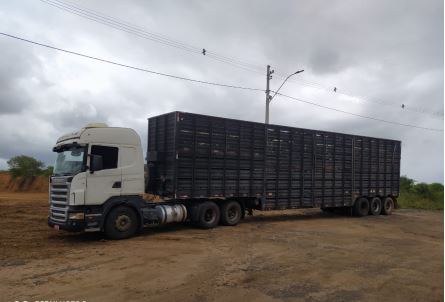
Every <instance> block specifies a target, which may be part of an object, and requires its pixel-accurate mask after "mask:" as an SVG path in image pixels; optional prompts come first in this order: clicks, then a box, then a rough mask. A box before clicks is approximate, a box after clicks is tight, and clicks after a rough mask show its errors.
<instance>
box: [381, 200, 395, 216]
mask: <svg viewBox="0 0 445 302" xmlns="http://www.w3.org/2000/svg"><path fill="white" fill-rule="evenodd" d="M393 210H394V200H392V198H391V197H386V198H385V200H384V201H383V206H382V214H383V215H391V214H392V211H393Z"/></svg>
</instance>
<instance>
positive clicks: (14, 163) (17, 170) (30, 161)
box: [7, 155, 44, 177]
mask: <svg viewBox="0 0 445 302" xmlns="http://www.w3.org/2000/svg"><path fill="white" fill-rule="evenodd" d="M7 163H8V166H9V172H10V173H11V175H12V177H17V176H23V177H33V176H37V175H40V174H42V168H43V166H44V164H43V162H41V161H39V160H37V159H35V158H33V157H30V156H26V155H20V156H14V157H13V158H11V159H10V160H8V162H7Z"/></svg>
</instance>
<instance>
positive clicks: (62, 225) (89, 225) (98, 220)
mask: <svg viewBox="0 0 445 302" xmlns="http://www.w3.org/2000/svg"><path fill="white" fill-rule="evenodd" d="M73 213H85V218H84V219H70V214H73ZM48 226H49V227H51V228H55V229H60V230H65V231H70V232H81V231H85V232H95V231H101V227H102V214H101V213H91V210H90V209H87V208H79V207H69V208H68V211H67V216H66V220H65V221H63V222H62V221H59V220H57V221H56V220H53V219H51V217H50V216H49V217H48Z"/></svg>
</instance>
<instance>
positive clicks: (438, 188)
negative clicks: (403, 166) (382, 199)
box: [398, 176, 444, 210]
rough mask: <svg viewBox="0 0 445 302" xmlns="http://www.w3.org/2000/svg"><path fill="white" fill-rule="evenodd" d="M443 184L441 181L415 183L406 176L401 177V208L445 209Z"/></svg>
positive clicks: (399, 200)
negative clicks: (444, 206)
mask: <svg viewBox="0 0 445 302" xmlns="http://www.w3.org/2000/svg"><path fill="white" fill-rule="evenodd" d="M443 198H444V195H443V185H442V184H440V183H432V184H426V183H423V182H421V183H417V184H416V183H415V182H414V180H413V179H410V178H408V177H406V176H402V177H400V197H399V199H398V204H399V206H400V207H401V208H411V209H427V210H443V204H444V199H443Z"/></svg>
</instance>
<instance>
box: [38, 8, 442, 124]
mask: <svg viewBox="0 0 445 302" xmlns="http://www.w3.org/2000/svg"><path fill="white" fill-rule="evenodd" d="M41 1H42V2H44V3H46V4H49V5H51V6H53V7H56V8H58V9H61V10H64V11H66V12H69V13H72V14H75V15H77V16H80V17H83V18H86V19H88V20H91V21H94V22H96V23H100V24H103V25H105V26H109V27H112V28H114V29H117V30H120V31H123V32H126V33H129V34H133V35H136V36H138V37H141V38H145V39H148V40H151V41H153V42H157V43H160V44H163V45H165V46H170V47H175V48H177V49H181V50H184V51H187V52H190V53H194V54H197V55H202V54H205V56H206V57H207V58H210V59H213V60H215V61H219V62H221V63H226V64H229V65H231V66H233V67H236V68H239V69H243V70H246V71H250V72H254V73H257V74H263V67H262V66H261V65H259V64H257V63H255V64H254V63H249V62H246V61H243V60H241V59H237V58H233V57H227V56H223V55H221V54H218V53H216V52H213V51H209V50H207V49H206V50H205V51H203V50H204V49H203V48H199V47H196V46H193V45H190V44H187V43H185V42H182V41H178V40H174V39H172V38H170V37H168V36H166V35H162V34H159V33H153V32H149V31H147V30H146V29H144V28H142V27H139V26H136V25H133V24H131V23H128V22H126V21H124V20H121V19H117V18H115V17H112V16H109V15H105V14H103V13H100V12H98V11H95V10H92V9H88V8H86V7H81V6H79V5H77V6H76V5H74V4H71V3H69V2H66V1H61V0H41ZM276 76H277V77H278V78H281V79H285V78H286V76H284V75H282V74H280V73H277V74H276ZM289 82H292V83H296V84H301V85H304V86H308V87H312V88H315V89H319V90H324V91H327V92H332V91H333V90H334V89H333V88H334V86H333V85H331V86H326V85H324V84H320V83H317V82H311V81H306V80H303V79H292V80H290V81H289ZM335 91H337V89H335ZM335 93H336V94H338V95H344V96H347V97H349V98H353V99H356V100H358V101H364V102H369V103H374V104H378V105H383V106H391V107H394V109H395V108H397V109H398V110H401V111H411V112H416V113H421V114H426V115H430V116H433V117H436V118H443V113H440V112H428V111H427V110H425V108H420V107H414V106H406V105H404V104H403V105H401V104H395V103H393V102H391V103H388V102H384V101H379V100H372V99H366V98H364V97H359V96H354V95H351V94H348V93H345V92H340V91H339V92H335Z"/></svg>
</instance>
